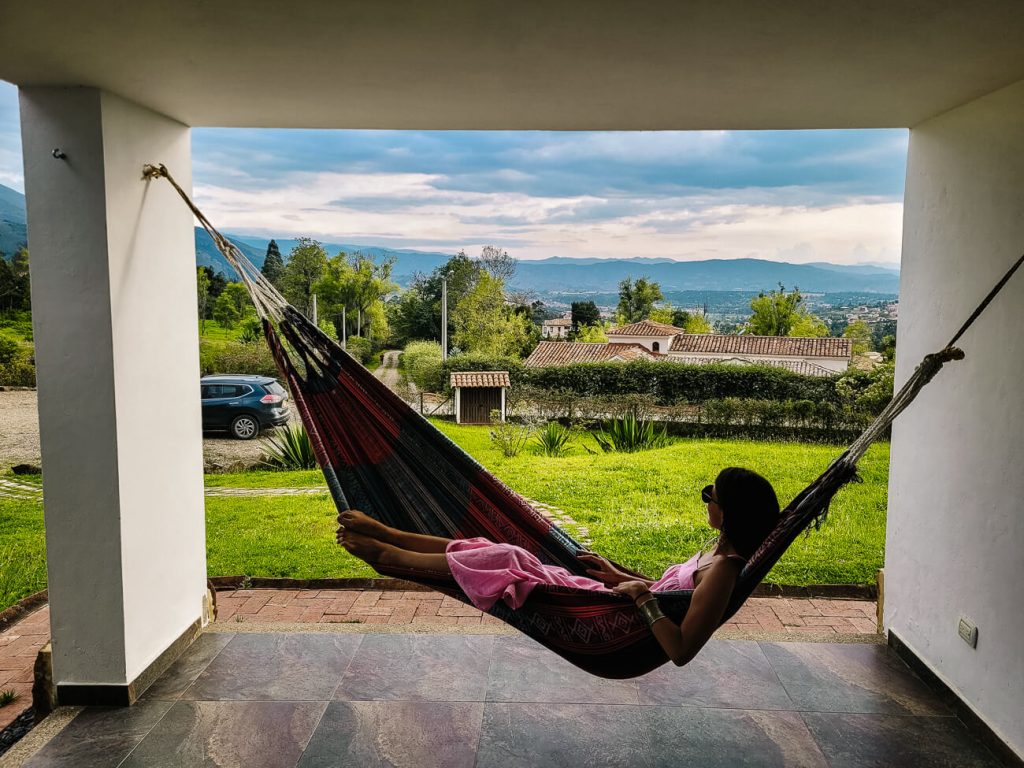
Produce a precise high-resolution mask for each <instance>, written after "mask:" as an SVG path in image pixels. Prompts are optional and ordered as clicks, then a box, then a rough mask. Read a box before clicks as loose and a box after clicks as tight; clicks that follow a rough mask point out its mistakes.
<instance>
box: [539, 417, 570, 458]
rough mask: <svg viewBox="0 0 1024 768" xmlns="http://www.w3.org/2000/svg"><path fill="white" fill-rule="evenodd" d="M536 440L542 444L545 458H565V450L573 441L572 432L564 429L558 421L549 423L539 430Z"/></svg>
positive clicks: (566, 428)
mask: <svg viewBox="0 0 1024 768" xmlns="http://www.w3.org/2000/svg"><path fill="white" fill-rule="evenodd" d="M535 439H536V440H537V442H538V443H539V444H540V449H541V453H543V454H544V455H545V456H564V455H565V450H566V448H568V447H569V443H570V441H571V440H572V430H571V429H569V428H568V427H563V426H562V425H561V424H559V423H558V422H557V421H549V422H548V423H547V424H546V425H544V426H543V427H541V428H540V429H539V430H537V434H536V435H535Z"/></svg>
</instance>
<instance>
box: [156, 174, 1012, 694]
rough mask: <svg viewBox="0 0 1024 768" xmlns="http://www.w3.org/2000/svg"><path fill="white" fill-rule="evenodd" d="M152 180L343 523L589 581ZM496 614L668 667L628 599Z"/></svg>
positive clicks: (840, 480) (563, 650)
mask: <svg viewBox="0 0 1024 768" xmlns="http://www.w3.org/2000/svg"><path fill="white" fill-rule="evenodd" d="M143 178H144V179H146V180H153V179H158V178H165V179H167V181H168V182H169V183H170V184H171V185H172V186H173V188H174V189H175V190H176V191H177V193H178V195H179V196H180V197H181V199H182V200H183V201H184V202H185V204H186V205H187V206H188V208H189V209H190V210H191V211H192V213H193V215H194V216H195V217H196V219H197V220H198V221H199V222H200V224H201V225H202V227H203V229H205V230H206V232H207V233H208V234H209V235H210V237H211V238H212V239H213V242H214V244H215V245H216V246H217V248H218V250H219V251H220V252H221V253H222V254H223V256H224V258H225V259H226V260H227V261H228V263H229V264H231V266H232V268H233V269H235V271H236V272H237V273H238V274H239V277H240V278H241V280H242V282H243V284H244V285H245V287H246V289H247V290H248V291H249V293H250V295H251V296H252V300H253V304H254V306H255V307H256V311H257V313H258V315H259V316H260V318H261V320H262V323H263V331H264V335H265V336H266V339H267V343H268V345H269V347H270V351H271V354H272V355H273V357H274V360H275V363H276V364H277V367H278V370H279V371H280V373H281V376H282V377H283V378H284V379H285V380H286V381H287V383H288V386H289V389H290V390H291V392H292V396H293V399H294V401H295V404H296V409H297V410H298V412H299V415H300V417H301V419H302V422H303V424H304V425H305V427H306V431H307V432H308V434H309V437H310V441H311V443H312V445H313V449H314V451H315V453H316V456H317V461H318V462H319V464H320V467H321V469H322V471H323V473H324V478H325V480H326V481H327V486H328V488H329V489H330V492H331V495H332V497H333V499H334V503H335V505H336V506H337V508H338V509H339V510H344V509H348V508H350V507H354V508H358V509H361V510H362V511H364V512H366V513H367V514H368V515H370V516H371V517H374V518H375V519H378V520H380V521H381V522H384V523H386V524H388V525H391V526H393V527H396V528H399V529H402V530H407V531H413V532H418V533H427V534H432V535H435V536H443V537H446V538H470V537H474V536H483V537H486V538H488V539H491V540H492V541H498V542H507V543H511V544H515V545H517V546H521V547H523V548H524V549H527V550H528V551H530V552H532V553H533V554H534V555H536V556H537V557H538V558H539V559H540V560H541V561H542V562H545V563H548V564H552V565H559V566H562V567H564V568H566V569H568V570H569V571H571V572H573V573H576V574H580V575H586V571H587V568H588V567H589V566H588V565H587V564H585V563H583V562H582V561H580V560H579V558H578V557H577V555H578V554H579V553H580V552H582V551H584V548H583V547H582V546H581V545H580V544H579V543H578V542H576V541H575V540H574V539H573V538H572V536H570V535H569V534H568V533H566V532H565V531H563V530H561V529H560V528H558V527H557V526H555V525H554V524H553V523H552V522H551V521H550V520H549V519H548V518H546V517H544V516H543V515H542V514H541V513H540V512H539V511H538V510H536V509H534V508H533V507H532V506H531V505H530V504H529V502H528V501H527V500H526V499H524V498H523V497H521V496H519V495H518V494H517V493H515V492H514V491H512V490H511V489H510V488H509V487H508V486H506V485H505V484H504V483H502V482H501V481H500V480H498V479H497V478H495V477H494V476H493V475H491V474H490V473H489V472H487V471H486V470H485V469H484V468H483V467H482V466H481V465H480V464H479V463H478V462H477V461H476V460H475V459H473V458H472V457H471V456H469V455H468V454H467V453H465V451H463V450H462V449H461V448H459V447H458V446H457V445H455V443H454V442H452V441H451V440H450V439H448V438H447V437H446V436H445V435H444V434H442V433H441V432H440V431H439V430H437V429H436V428H435V427H434V426H433V425H432V424H430V423H429V422H428V421H427V420H426V419H425V418H423V417H422V416H421V415H420V414H418V413H417V412H416V411H414V410H413V409H412V408H411V407H410V406H409V405H408V404H407V403H406V402H405V401H403V400H402V399H401V398H399V397H398V395H396V394H395V393H394V392H392V391H391V390H390V389H388V388H387V387H386V386H385V385H384V384H383V383H382V382H381V381H380V380H378V379H377V378H375V377H374V376H373V375H372V374H371V373H370V372H369V371H367V370H366V368H364V367H363V366H362V365H361V364H360V363H358V362H357V361H356V360H355V359H354V358H352V357H350V356H349V355H348V354H347V353H346V352H345V351H344V350H342V349H341V348H340V347H339V346H338V345H337V344H336V343H335V342H334V341H333V340H332V339H331V338H330V337H328V336H327V335H326V334H325V333H324V332H323V331H321V330H320V329H319V328H317V327H316V326H315V325H314V324H313V323H312V322H310V321H309V320H308V319H307V318H306V317H305V316H304V315H302V313H300V312H299V311H298V310H296V309H295V308H294V307H292V306H291V305H289V304H288V302H287V300H286V299H285V297H284V296H283V295H282V294H281V293H280V291H278V290H277V288H275V287H274V286H273V284H271V283H270V281H269V280H267V279H266V278H265V277H264V276H263V274H262V273H261V272H260V270H259V269H257V268H256V266H255V265H254V264H253V263H252V262H251V261H249V260H248V259H247V258H246V257H245V255H244V254H243V253H242V252H241V251H240V250H239V249H238V248H237V247H236V246H235V245H234V244H233V243H231V242H230V241H229V240H228V239H227V238H225V237H224V236H223V235H221V234H220V232H218V231H217V229H216V228H215V227H214V226H213V225H212V224H211V223H210V221H209V220H208V219H207V218H206V216H204V215H203V213H202V212H201V211H200V210H199V209H198V208H197V207H196V205H195V204H194V203H193V202H192V200H191V199H190V198H189V196H188V194H187V193H186V192H185V191H184V190H183V189H182V188H181V187H180V186H179V185H178V183H177V182H176V181H175V180H174V178H173V177H172V176H171V174H170V173H169V172H168V170H167V168H166V167H165V166H163V165H147V166H145V167H144V169H143ZM1022 263H1024V255H1022V256H1021V257H1020V258H1019V259H1018V260H1017V261H1016V262H1015V263H1014V264H1013V266H1011V267H1010V269H1009V270H1008V271H1007V272H1006V274H1005V275H1004V276H1003V277H1002V279H1001V280H1000V281H999V282H998V283H997V284H996V286H995V287H994V288H993V289H992V290H991V291H990V292H989V293H988V295H987V296H986V297H985V299H984V300H983V301H982V302H981V303H980V304H979V305H978V307H977V308H976V309H975V310H974V312H973V313H972V314H971V315H970V317H968V319H967V321H966V322H965V323H964V324H963V325H962V326H961V327H960V329H959V330H958V331H957V333H956V334H955V335H954V336H953V338H952V340H951V341H950V343H949V344H948V345H946V346H945V347H943V348H942V349H940V350H939V351H938V352H935V353H932V354H929V355H926V356H925V358H924V359H923V360H922V361H921V363H920V364H919V365H918V366H917V368H916V369H915V370H914V371H913V373H912V374H911V375H910V377H909V378H908V379H907V381H906V382H905V383H904V384H903V386H902V387H900V389H899V391H898V392H897V393H896V394H895V395H894V396H893V398H892V400H890V402H889V403H888V405H886V407H885V408H884V409H883V410H882V412H881V413H880V414H879V415H878V416H877V417H876V418H875V419H874V421H873V422H872V423H871V424H870V425H869V426H868V427H867V428H866V429H865V430H864V432H863V433H862V434H861V435H860V436H859V437H858V438H857V439H856V440H855V441H854V442H853V443H852V444H851V445H850V446H849V447H848V448H847V449H846V450H845V451H844V452H843V453H842V454H841V455H840V456H839V457H837V458H836V459H835V460H834V461H833V462H832V463H830V464H829V465H828V467H827V468H826V469H825V470H824V472H822V473H821V475H819V476H818V478H816V479H815V480H814V481H813V482H812V483H811V484H810V485H809V486H807V488H805V489H804V490H803V491H801V492H800V493H799V494H798V495H797V496H796V498H795V499H793V501H792V502H790V504H789V506H787V507H786V509H784V510H783V512H782V513H781V515H780V519H779V523H778V525H777V526H776V528H775V529H774V530H773V531H772V532H771V533H770V534H769V536H768V537H767V539H766V540H765V541H764V543H763V544H762V545H761V546H760V547H759V548H758V550H757V551H756V552H755V553H754V555H753V556H752V557H751V558H750V560H749V561H748V562H747V564H746V565H745V566H744V568H743V571H742V572H741V574H740V577H739V579H738V581H737V584H736V587H735V589H734V590H733V594H732V597H731V598H730V602H729V606H728V608H727V610H726V613H725V615H724V616H723V618H722V623H724V622H725V621H727V620H728V619H729V618H730V617H732V615H733V614H735V612H736V611H737V610H739V608H740V606H741V605H742V604H743V602H744V601H745V600H746V599H747V598H748V597H749V596H750V594H751V593H752V592H753V590H754V588H755V587H756V586H757V585H758V584H759V583H760V582H761V580H762V579H764V577H765V576H766V575H767V573H768V571H769V570H771V568H772V567H773V566H774V565H775V563H776V562H777V561H778V560H779V558H780V557H781V556H782V555H783V553H784V552H785V551H786V548H787V547H788V546H789V545H790V544H791V543H792V542H793V541H794V540H795V539H796V538H797V537H798V536H800V535H801V534H802V533H804V532H805V531H807V530H808V529H809V528H810V527H812V526H813V527H815V528H817V527H820V526H821V524H822V522H823V521H824V520H825V518H826V516H827V514H828V508H829V504H830V502H831V500H832V498H833V497H834V496H835V494H836V493H837V492H838V491H839V490H840V489H841V488H842V487H843V486H845V485H846V484H847V483H849V482H851V481H853V480H855V479H857V476H856V465H857V462H858V461H859V460H860V459H861V458H862V457H863V455H864V453H865V452H866V451H867V450H868V448H869V447H870V446H871V444H872V443H873V442H875V441H876V440H878V439H879V438H880V437H882V436H883V434H884V433H885V431H886V430H887V429H888V428H889V426H890V425H891V424H892V422H893V420H894V419H895V418H896V417H897V416H899V414H900V413H902V412H903V411H904V410H905V409H906V408H907V407H908V406H909V405H910V403H912V402H913V400H914V399H915V398H916V397H917V395H918V394H919V393H920V391H921V390H922V389H923V388H924V387H925V386H927V385H928V383H929V382H930V381H931V380H932V379H933V378H934V377H935V376H936V375H937V374H938V372H939V371H940V370H941V369H942V367H943V366H944V365H945V364H946V363H947V362H950V361H954V360H962V359H963V358H964V353H963V351H962V350H960V349H959V348H958V347H956V346H955V344H956V342H957V341H958V340H959V339H960V338H961V337H962V336H963V335H964V333H966V331H967V330H968V329H969V328H970V327H971V325H972V324H973V323H974V322H975V321H976V320H977V319H978V317H979V316H980V315H981V314H982V312H984V310H985V308H986V307H988V305H989V304H990V303H991V302H992V300H993V299H994V298H995V297H996V295H997V294H998V293H999V292H1000V290H1001V289H1002V288H1003V286H1005V285H1006V283H1007V282H1008V281H1009V280H1010V278H1011V277H1012V276H1013V274H1014V273H1015V272H1016V271H1017V270H1018V268H1019V267H1020V266H1021V265H1022ZM618 567H619V568H620V569H621V570H623V571H625V572H627V573H632V571H630V570H629V569H627V568H623V567H622V566H618ZM378 570H379V571H380V572H381V573H384V574H386V575H391V576H396V577H400V578H405V579H409V580H411V581H415V582H418V583H420V584H424V585H426V586H429V587H432V588H434V589H437V590H438V591H440V592H443V593H445V594H447V595H450V596H452V597H455V598H457V599H459V600H462V601H464V602H467V603H468V602H469V599H468V597H466V595H464V594H463V593H462V591H461V590H460V589H459V587H458V584H457V583H456V582H455V581H454V579H453V578H452V577H451V575H450V574H448V573H432V572H425V571H422V570H421V571H411V570H408V569H401V568H393V567H388V568H384V567H383V566H379V567H378ZM637 575H639V574H637ZM691 596H692V591H677V592H659V593H658V597H657V599H658V602H659V604H660V605H661V608H662V610H663V611H664V612H665V614H666V615H667V616H668V617H669V618H671V619H672V620H673V621H674V622H676V623H679V622H680V621H681V620H682V618H683V616H684V615H685V613H686V610H687V608H688V607H689V604H690V599H691ZM489 613H490V614H491V615H493V616H496V617H498V618H499V619H501V620H503V621H505V622H507V623H508V624H511V625H512V626H514V627H516V628H517V629H519V630H520V631H522V632H524V633H525V634H527V635H529V636H530V637H532V638H533V639H535V640H537V641H538V642H540V643H541V644H543V645H545V646H546V647H548V648H549V649H551V650H552V651H554V652H555V653H558V654H559V655H560V656H562V657H563V658H565V659H567V660H568V661H570V662H572V663H573V664H576V665H577V666H579V667H580V668H582V669H584V670H586V671H588V672H590V673H592V674H595V675H599V676H602V677H608V678H628V677H634V676H637V675H641V674H645V673H646V672H649V671H651V670H652V669H654V668H656V667H658V666H660V665H661V664H663V663H665V662H666V661H667V657H666V656H665V653H664V651H663V650H662V649H661V646H660V645H659V644H658V642H657V640H655V638H654V636H653V635H652V634H651V632H650V630H649V628H648V627H647V624H646V623H645V622H644V620H643V619H642V618H640V616H639V613H638V612H637V610H636V608H635V607H634V605H633V602H632V601H631V600H629V599H628V598H626V597H624V596H622V595H618V594H614V593H610V592H593V591H588V590H580V589H572V588H567V587H557V586H552V585H540V586H538V587H537V588H535V589H534V590H533V592H532V593H531V595H530V598H529V599H528V600H527V601H526V603H525V604H524V605H523V606H521V607H520V608H519V609H517V610H514V611H513V610H511V609H510V608H508V607H507V605H506V604H505V603H504V602H503V601H501V600H499V601H498V602H497V603H495V605H494V607H493V608H491V609H490V611H489Z"/></svg>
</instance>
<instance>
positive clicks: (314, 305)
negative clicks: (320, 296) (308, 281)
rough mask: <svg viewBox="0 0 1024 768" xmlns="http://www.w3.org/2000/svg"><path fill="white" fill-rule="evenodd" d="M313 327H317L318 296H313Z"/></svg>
mask: <svg viewBox="0 0 1024 768" xmlns="http://www.w3.org/2000/svg"><path fill="white" fill-rule="evenodd" d="M313 325H317V322H316V294H315V293H314V294H313Z"/></svg>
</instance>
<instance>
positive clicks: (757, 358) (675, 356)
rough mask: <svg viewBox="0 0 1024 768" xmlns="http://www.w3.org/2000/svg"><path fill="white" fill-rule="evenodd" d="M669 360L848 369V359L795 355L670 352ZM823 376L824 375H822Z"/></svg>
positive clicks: (832, 369)
mask: <svg viewBox="0 0 1024 768" xmlns="http://www.w3.org/2000/svg"><path fill="white" fill-rule="evenodd" d="M669 358H671V359H672V360H677V361H679V362H681V363H687V362H692V361H698V362H703V361H705V360H721V361H723V362H732V361H736V362H740V363H746V364H750V365H754V364H756V363H758V362H761V361H763V362H766V363H770V362H772V361H782V362H794V363H810V364H811V365H817V366H818V367H820V368H825V369H826V370H829V371H833V372H835V373H842V372H843V371H845V370H846V369H847V368H849V367H850V359H849V358H847V357H800V356H797V355H749V354H741V353H738V352H708V353H703V352H702V353H700V354H695V353H693V352H672V353H670V354H669ZM823 375H824V374H823Z"/></svg>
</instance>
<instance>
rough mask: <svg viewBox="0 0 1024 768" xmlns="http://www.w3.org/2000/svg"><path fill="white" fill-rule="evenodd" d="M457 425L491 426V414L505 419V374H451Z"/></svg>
mask: <svg viewBox="0 0 1024 768" xmlns="http://www.w3.org/2000/svg"><path fill="white" fill-rule="evenodd" d="M451 387H452V389H454V390H455V422H456V423H457V424H490V423H491V411H497V412H498V413H499V414H501V420H502V421H504V420H505V390H506V389H508V387H509V378H508V371H457V372H455V373H453V374H452V378H451Z"/></svg>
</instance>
